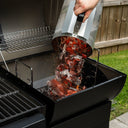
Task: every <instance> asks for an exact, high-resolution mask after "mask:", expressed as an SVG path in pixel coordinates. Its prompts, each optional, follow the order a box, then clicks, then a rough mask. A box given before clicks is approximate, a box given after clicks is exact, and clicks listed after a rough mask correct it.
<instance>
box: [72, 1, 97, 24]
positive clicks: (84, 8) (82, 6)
mask: <svg viewBox="0 0 128 128" xmlns="http://www.w3.org/2000/svg"><path fill="white" fill-rule="evenodd" d="M98 2H99V0H76V3H75V7H74V13H75V15H76V16H78V15H79V14H81V13H83V12H85V16H84V19H83V22H85V20H86V19H87V18H88V17H89V15H90V14H91V12H92V10H93V9H94V8H95V6H96V5H97V3H98Z"/></svg>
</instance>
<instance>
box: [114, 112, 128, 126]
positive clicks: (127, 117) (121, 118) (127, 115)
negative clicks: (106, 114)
mask: <svg viewBox="0 0 128 128" xmlns="http://www.w3.org/2000/svg"><path fill="white" fill-rule="evenodd" d="M116 119H117V120H119V121H120V122H122V123H124V124H126V125H127V126H128V112H127V113H125V114H123V115H121V116H119V117H117V118H116Z"/></svg>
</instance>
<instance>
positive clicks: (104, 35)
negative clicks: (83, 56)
mask: <svg viewBox="0 0 128 128" xmlns="http://www.w3.org/2000/svg"><path fill="white" fill-rule="evenodd" d="M108 22H109V7H106V8H104V9H103V15H102V23H101V40H102V41H104V40H106V39H107V30H108Z"/></svg>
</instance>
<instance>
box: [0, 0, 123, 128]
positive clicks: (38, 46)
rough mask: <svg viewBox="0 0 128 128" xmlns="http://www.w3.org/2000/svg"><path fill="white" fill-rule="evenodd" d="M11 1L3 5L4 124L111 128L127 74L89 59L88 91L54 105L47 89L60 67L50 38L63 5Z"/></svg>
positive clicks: (0, 110) (0, 71)
mask: <svg viewBox="0 0 128 128" xmlns="http://www.w3.org/2000/svg"><path fill="white" fill-rule="evenodd" d="M9 2H10V1H9V0H5V1H1V4H0V5H3V7H1V8H0V17H1V21H0V24H1V25H0V53H1V56H2V57H1V60H0V62H1V66H0V94H1V95H0V126H1V127H2V128H8V127H9V128H10V127H12V128H17V127H18V128H22V127H28V128H35V127H39V128H41V127H42V128H78V127H80V128H85V127H86V128H108V127H109V117H110V110H111V100H112V99H113V98H114V97H115V96H117V95H118V94H119V92H120V91H121V89H122V88H123V86H124V83H125V79H126V75H125V74H123V73H121V72H119V71H117V70H115V69H113V68H111V67H108V66H106V65H103V64H101V63H99V62H98V61H95V60H92V59H89V58H88V59H86V60H85V64H84V68H83V72H82V77H83V80H82V83H81V86H83V85H86V86H87V89H85V90H82V91H80V92H78V93H76V94H73V95H70V96H67V97H64V98H62V99H58V100H56V101H55V100H53V99H52V98H50V97H48V96H47V95H45V93H44V89H45V88H46V87H47V80H50V79H52V78H54V69H55V67H56V64H57V62H56V53H55V52H54V51H53V50H52V46H51V41H52V40H51V39H52V36H53V31H54V29H55V26H56V21H57V20H56V19H57V18H58V16H59V11H60V9H61V6H62V3H63V1H58V0H56V2H55V3H56V4H55V3H54V2H52V0H36V1H34V0H33V1H32V0H31V1H29V0H28V2H26V1H25V0H23V1H22V2H20V4H21V6H20V7H19V3H17V1H16V0H14V1H12V2H13V3H12V4H10V3H9ZM17 4H18V5H17ZM10 5H11V6H10ZM5 6H6V7H7V8H6V10H5ZM17 7H19V11H18V10H17ZM46 7H50V8H46ZM12 8H13V10H12V11H11V12H10V9H12ZM2 9H3V10H2ZM20 9H21V10H20ZM42 10H43V11H42ZM1 12H2V13H1ZM16 12H17V13H16ZM30 12H31V13H32V12H33V13H32V14H33V15H31V13H30ZM19 13H20V15H19ZM3 14H6V18H5V17H3ZM17 14H18V15H17ZM53 14H55V15H53ZM20 16H21V17H20ZM52 16H53V17H52ZM10 17H12V19H9V18H10ZM17 17H18V18H17ZM24 17H27V19H26V20H25V18H24ZM48 17H50V18H49V19H48ZM13 18H14V19H13ZM18 19H20V20H21V22H20V21H19V20H18ZM34 19H37V20H36V21H35V20H34ZM8 21H10V22H8ZM28 21H29V22H28ZM51 21H52V22H51ZM16 24H18V25H16Z"/></svg>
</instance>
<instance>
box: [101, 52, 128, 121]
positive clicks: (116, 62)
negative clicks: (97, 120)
mask: <svg viewBox="0 0 128 128" xmlns="http://www.w3.org/2000/svg"><path fill="white" fill-rule="evenodd" d="M100 63H103V64H105V65H108V66H110V67H112V68H114V69H117V70H119V71H121V72H123V73H125V74H127V75H128V50H126V51H121V52H118V53H114V54H109V55H104V56H100ZM112 108H113V109H114V110H113V111H111V119H114V118H115V117H117V116H119V115H121V114H123V113H125V112H128V77H127V80H126V83H125V86H124V88H123V89H122V91H121V93H120V94H119V95H118V96H117V97H116V98H115V99H114V101H113V104H112Z"/></svg>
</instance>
